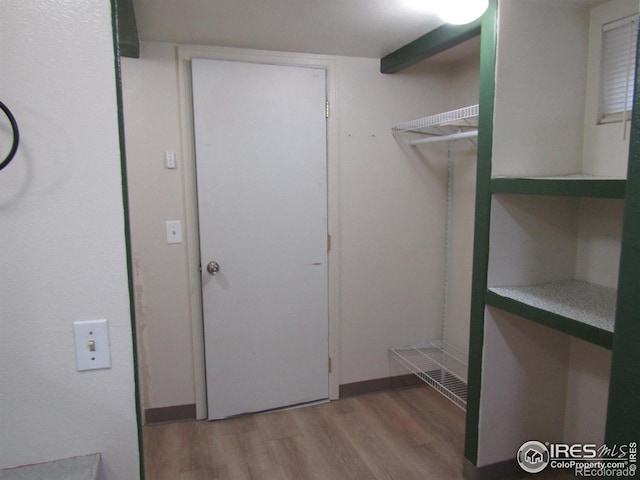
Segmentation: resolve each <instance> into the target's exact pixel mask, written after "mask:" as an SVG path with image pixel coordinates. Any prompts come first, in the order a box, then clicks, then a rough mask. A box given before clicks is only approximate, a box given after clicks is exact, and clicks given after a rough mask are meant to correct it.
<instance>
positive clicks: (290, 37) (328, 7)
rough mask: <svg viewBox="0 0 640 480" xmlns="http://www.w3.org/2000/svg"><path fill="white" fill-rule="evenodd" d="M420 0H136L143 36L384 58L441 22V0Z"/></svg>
mask: <svg viewBox="0 0 640 480" xmlns="http://www.w3.org/2000/svg"><path fill="white" fill-rule="evenodd" d="M416 1H417V0H180V1H176V0H133V5H134V9H135V14H136V20H137V25H138V34H139V38H140V40H143V41H144V40H147V41H166V42H174V43H185V44H197V45H216V46H226V47H237V48H252V49H261V50H276V51H288V52H304V53H320V54H329V55H347V56H354V57H371V58H381V57H383V56H384V55H386V54H388V53H391V52H393V51H395V50H396V49H398V48H399V47H402V46H403V45H405V44H407V43H409V42H410V41H412V40H415V39H416V38H418V37H420V36H422V35H424V34H425V33H427V32H429V31H431V30H433V29H434V28H436V27H438V26H440V25H442V21H441V20H440V19H439V18H438V17H437V16H436V15H435V13H433V11H432V10H433V9H432V8H431V9H430V8H428V7H429V5H430V4H433V3H434V2H435V1H436V0H426V1H425V0H422V3H423V4H425V5H426V6H427V8H425V6H423V7H422V8H417V7H416ZM418 3H419V2H418ZM430 10H431V11H430Z"/></svg>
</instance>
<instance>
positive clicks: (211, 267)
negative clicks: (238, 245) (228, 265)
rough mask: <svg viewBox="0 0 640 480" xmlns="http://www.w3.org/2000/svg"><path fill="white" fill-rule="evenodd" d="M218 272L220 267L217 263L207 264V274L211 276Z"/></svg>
mask: <svg viewBox="0 0 640 480" xmlns="http://www.w3.org/2000/svg"><path fill="white" fill-rule="evenodd" d="M219 271H220V265H218V262H209V263H207V272H209V274H211V275H215V274H217V273H218V272H219Z"/></svg>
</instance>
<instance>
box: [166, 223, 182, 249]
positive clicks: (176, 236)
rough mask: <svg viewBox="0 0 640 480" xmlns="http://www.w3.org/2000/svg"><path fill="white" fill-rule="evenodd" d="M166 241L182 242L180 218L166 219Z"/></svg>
mask: <svg viewBox="0 0 640 480" xmlns="http://www.w3.org/2000/svg"><path fill="white" fill-rule="evenodd" d="M166 224H167V243H168V244H169V245H171V244H174V243H182V224H181V223H180V220H167V222H166Z"/></svg>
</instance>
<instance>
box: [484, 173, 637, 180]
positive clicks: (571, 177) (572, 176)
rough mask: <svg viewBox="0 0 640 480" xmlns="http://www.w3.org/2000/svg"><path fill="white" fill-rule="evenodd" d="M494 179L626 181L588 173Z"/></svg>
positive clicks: (497, 176) (507, 176) (504, 176)
mask: <svg viewBox="0 0 640 480" xmlns="http://www.w3.org/2000/svg"><path fill="white" fill-rule="evenodd" d="M493 178H499V179H509V178H526V179H529V180H575V181H580V180H602V181H605V180H626V179H625V178H624V177H607V176H603V175H590V174H587V173H571V174H569V175H551V176H542V175H524V176H521V177H513V176H509V175H496V176H494V177H493Z"/></svg>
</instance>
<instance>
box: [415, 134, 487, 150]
mask: <svg viewBox="0 0 640 480" xmlns="http://www.w3.org/2000/svg"><path fill="white" fill-rule="evenodd" d="M477 136H478V131H477V130H471V131H469V132H458V133H452V134H450V135H442V136H434V137H429V138H419V139H417V140H411V141H410V142H407V144H408V145H410V146H412V147H414V146H416V145H421V144H423V143H432V142H445V141H448V140H460V139H462V138H472V137H477Z"/></svg>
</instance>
